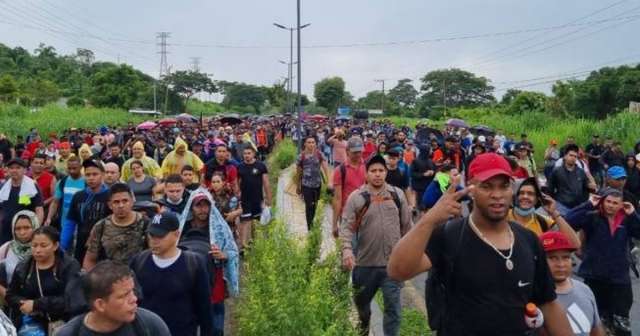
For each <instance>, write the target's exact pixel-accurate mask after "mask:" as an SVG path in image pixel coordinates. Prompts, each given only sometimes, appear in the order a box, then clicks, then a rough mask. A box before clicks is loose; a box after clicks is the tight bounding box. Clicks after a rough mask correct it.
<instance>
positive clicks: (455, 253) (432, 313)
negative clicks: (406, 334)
mask: <svg viewBox="0 0 640 336" xmlns="http://www.w3.org/2000/svg"><path fill="white" fill-rule="evenodd" d="M467 222H468V219H467V218H463V219H457V220H453V221H449V222H447V223H446V224H444V237H445V238H444V239H445V243H444V251H443V252H444V253H443V255H444V258H445V264H447V265H451V267H450V268H448V269H442V270H436V269H435V268H432V269H431V271H430V272H429V276H428V277H427V280H426V284H425V288H424V292H425V293H424V297H425V303H426V306H427V315H428V317H429V326H430V327H431V330H439V329H440V328H442V326H443V324H444V323H445V319H446V316H447V309H448V308H449V307H448V305H449V294H448V293H449V292H450V291H449V289H450V288H448V287H451V286H452V283H451V282H452V279H453V272H454V271H455V265H456V262H457V259H458V257H459V255H460V253H459V251H460V247H461V246H462V239H463V236H464V231H466V227H467V225H468V223H467Z"/></svg>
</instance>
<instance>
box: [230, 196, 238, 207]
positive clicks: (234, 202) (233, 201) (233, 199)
mask: <svg viewBox="0 0 640 336" xmlns="http://www.w3.org/2000/svg"><path fill="white" fill-rule="evenodd" d="M237 207H238V198H237V197H231V199H230V200H229V209H231V210H235V209H236V208H237Z"/></svg>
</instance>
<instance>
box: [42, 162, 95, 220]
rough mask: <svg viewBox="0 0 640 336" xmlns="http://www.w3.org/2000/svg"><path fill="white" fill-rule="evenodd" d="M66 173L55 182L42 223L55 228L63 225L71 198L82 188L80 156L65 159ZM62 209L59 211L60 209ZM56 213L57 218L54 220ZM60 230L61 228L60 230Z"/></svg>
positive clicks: (83, 186) (82, 178) (83, 185)
mask: <svg viewBox="0 0 640 336" xmlns="http://www.w3.org/2000/svg"><path fill="white" fill-rule="evenodd" d="M66 166H67V174H68V175H66V176H63V177H62V178H61V179H60V180H59V181H58V183H56V189H55V193H54V195H53V201H52V202H51V205H49V212H48V213H47V220H46V221H45V222H44V225H54V226H55V227H56V228H61V227H63V226H64V222H65V221H66V219H67V214H68V213H69V208H70V207H71V199H72V198H73V195H75V194H76V193H77V192H78V191H82V190H84V188H85V187H86V186H85V182H84V177H83V176H82V169H81V168H82V167H81V165H80V158H79V157H77V156H72V157H71V158H69V160H67V165H66ZM61 208H62V210H61V211H60V209H61ZM56 215H58V220H56ZM61 231H62V230H61Z"/></svg>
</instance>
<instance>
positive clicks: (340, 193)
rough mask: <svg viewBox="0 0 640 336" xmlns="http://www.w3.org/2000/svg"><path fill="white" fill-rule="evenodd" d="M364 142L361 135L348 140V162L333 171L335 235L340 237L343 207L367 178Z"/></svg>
mask: <svg viewBox="0 0 640 336" xmlns="http://www.w3.org/2000/svg"><path fill="white" fill-rule="evenodd" d="M363 150H364V144H363V143H362V139H360V138H359V137H351V138H350V139H349V141H347V162H345V163H343V164H341V165H339V166H338V167H337V168H336V169H335V170H334V171H333V179H332V180H333V236H334V237H336V238H338V223H339V221H340V217H341V216H342V208H343V207H344V206H345V203H346V202H347V198H349V195H351V193H352V192H353V191H354V190H356V189H358V188H360V187H361V186H362V185H363V184H364V183H365V179H366V169H365V165H364V162H362V151H363Z"/></svg>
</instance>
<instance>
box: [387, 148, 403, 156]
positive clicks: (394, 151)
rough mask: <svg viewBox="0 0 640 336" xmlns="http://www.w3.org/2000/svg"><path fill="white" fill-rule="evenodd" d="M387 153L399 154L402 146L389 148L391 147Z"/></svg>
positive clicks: (391, 154)
mask: <svg viewBox="0 0 640 336" xmlns="http://www.w3.org/2000/svg"><path fill="white" fill-rule="evenodd" d="M387 154H388V155H389V156H400V154H402V148H400V147H393V148H391V149H389V150H388V151H387Z"/></svg>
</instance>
